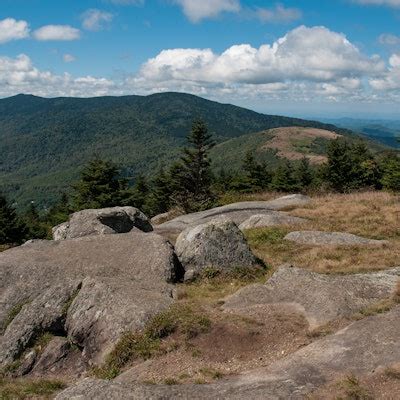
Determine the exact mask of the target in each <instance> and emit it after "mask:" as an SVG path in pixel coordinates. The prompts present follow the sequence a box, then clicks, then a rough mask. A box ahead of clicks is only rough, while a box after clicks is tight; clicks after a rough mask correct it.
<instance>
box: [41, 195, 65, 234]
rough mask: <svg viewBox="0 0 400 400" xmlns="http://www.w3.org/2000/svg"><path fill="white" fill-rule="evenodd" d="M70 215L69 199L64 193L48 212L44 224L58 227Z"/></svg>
mask: <svg viewBox="0 0 400 400" xmlns="http://www.w3.org/2000/svg"><path fill="white" fill-rule="evenodd" d="M71 213H72V209H71V206H70V204H69V198H68V195H67V194H66V193H62V194H61V197H60V199H59V200H58V201H57V203H55V204H54V205H53V206H52V207H51V208H50V209H49V211H48V213H47V215H46V217H45V218H46V223H47V224H48V225H50V226H56V225H59V224H61V223H63V222H65V221H67V220H68V217H69V214H71Z"/></svg>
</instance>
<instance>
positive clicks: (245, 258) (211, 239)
mask: <svg viewBox="0 0 400 400" xmlns="http://www.w3.org/2000/svg"><path fill="white" fill-rule="evenodd" d="M175 249H176V253H177V256H178V258H179V260H180V262H181V263H182V265H183V267H184V268H185V271H186V273H185V279H189V277H190V278H193V277H195V276H196V275H197V274H199V273H200V272H201V271H203V270H204V269H205V268H207V267H213V268H215V269H218V270H220V271H224V272H227V271H232V270H234V269H235V268H238V267H241V268H250V267H254V266H256V265H257V259H256V257H255V256H254V254H253V253H252V252H251V250H250V248H249V245H248V244H247V241H246V239H245V237H244V236H243V234H242V232H241V231H240V229H239V228H238V227H237V225H236V224H235V223H234V222H232V221H225V220H215V221H211V222H207V223H206V224H202V225H198V226H196V227H195V228H189V229H186V230H185V231H183V232H182V233H181V234H180V235H179V236H178V239H177V240H176V244H175Z"/></svg>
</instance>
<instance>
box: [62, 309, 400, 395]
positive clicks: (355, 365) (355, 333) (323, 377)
mask: <svg viewBox="0 0 400 400" xmlns="http://www.w3.org/2000/svg"><path fill="white" fill-rule="evenodd" d="M399 329H400V306H397V307H396V308H394V309H393V310H391V311H389V312H387V313H385V314H380V315H376V316H372V317H368V318H365V319H363V320H361V321H357V322H354V323H353V324H351V325H350V326H348V327H346V328H344V329H342V330H340V331H338V332H337V333H335V334H333V335H330V336H327V337H324V338H322V339H320V340H317V341H315V342H314V343H312V344H310V345H308V346H306V347H303V348H302V349H300V350H298V351H297V352H295V353H293V354H291V355H289V356H287V357H285V358H284V359H282V360H280V361H277V362H275V363H273V364H272V365H271V366H269V367H267V368H260V369H257V370H253V371H249V372H247V373H245V374H242V375H239V376H236V377H230V378H228V379H224V380H221V381H219V382H217V383H213V384H208V385H181V386H168V385H133V384H132V385H130V384H127V383H120V382H114V381H111V382H110V381H102V380H96V379H85V380H83V381H82V382H79V383H78V384H76V385H74V386H72V387H70V388H68V389H66V390H65V391H63V392H62V393H60V394H58V396H57V397H56V400H70V399H85V400H86V399H87V400H94V399H96V400H108V399H119V400H139V399H141V400H142V399H151V400H161V399H170V398H180V399H193V400H200V399H233V400H247V399H253V400H264V399H269V400H278V399H288V400H300V399H304V398H305V397H306V396H307V395H308V394H310V393H312V392H313V391H315V390H316V389H317V388H318V387H320V386H323V385H325V384H326V383H327V382H329V381H332V380H335V379H338V378H343V377H345V376H346V375H350V374H356V375H368V374H371V373H373V371H374V370H376V368H378V367H380V366H387V365H390V364H392V363H394V362H397V361H398V360H399V359H400V345H399V344H400V343H399V335H398V332H399Z"/></svg>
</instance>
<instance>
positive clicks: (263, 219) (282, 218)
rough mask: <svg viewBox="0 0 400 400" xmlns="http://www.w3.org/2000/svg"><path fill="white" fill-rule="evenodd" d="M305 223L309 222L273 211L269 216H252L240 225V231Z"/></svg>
mask: <svg viewBox="0 0 400 400" xmlns="http://www.w3.org/2000/svg"><path fill="white" fill-rule="evenodd" d="M305 222H307V220H306V219H304V218H298V217H293V216H291V215H288V214H285V213H283V212H279V211H271V212H270V213H268V214H256V215H252V216H251V217H250V218H248V219H246V221H244V222H243V223H241V224H240V226H239V229H240V230H242V231H244V230H246V229H254V228H264V227H267V226H277V225H297V224H303V223H305Z"/></svg>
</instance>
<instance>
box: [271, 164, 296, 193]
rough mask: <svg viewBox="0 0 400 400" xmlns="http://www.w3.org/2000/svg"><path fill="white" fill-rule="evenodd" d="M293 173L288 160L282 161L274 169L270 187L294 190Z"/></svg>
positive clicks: (278, 189)
mask: <svg viewBox="0 0 400 400" xmlns="http://www.w3.org/2000/svg"><path fill="white" fill-rule="evenodd" d="M293 175H294V171H293V167H292V164H291V163H290V161H286V162H284V163H283V164H281V165H279V166H278V168H277V169H276V170H275V173H274V176H273V178H272V182H271V188H272V189H274V190H277V191H278V192H290V191H292V190H295V189H296V182H295V180H294V176H293Z"/></svg>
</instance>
